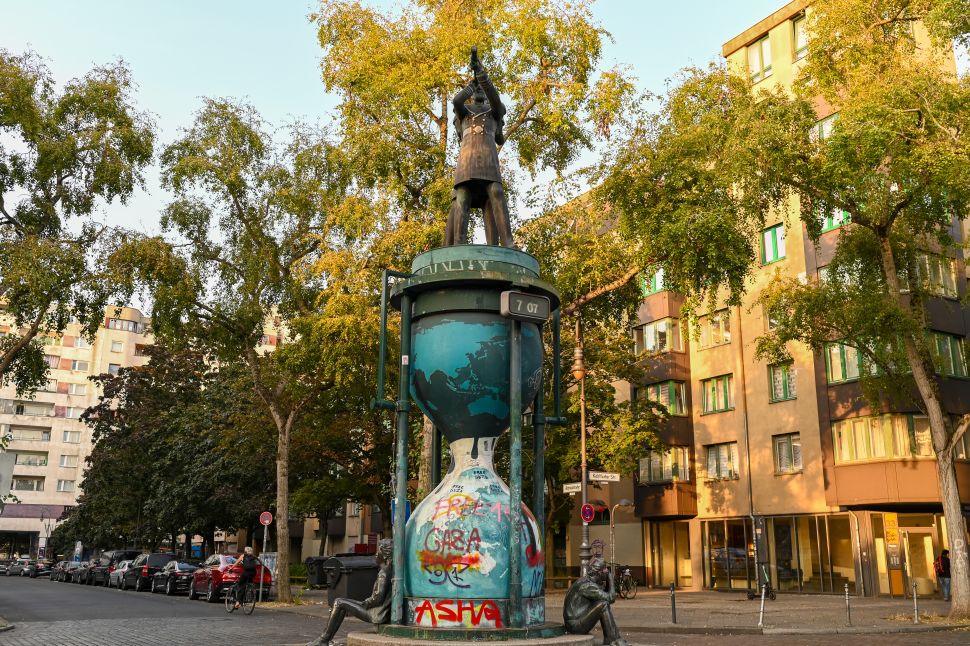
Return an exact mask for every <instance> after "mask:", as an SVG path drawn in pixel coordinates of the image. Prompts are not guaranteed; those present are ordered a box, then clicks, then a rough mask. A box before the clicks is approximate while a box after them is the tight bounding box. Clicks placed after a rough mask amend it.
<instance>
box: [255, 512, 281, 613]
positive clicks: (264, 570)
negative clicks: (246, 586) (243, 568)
mask: <svg viewBox="0 0 970 646" xmlns="http://www.w3.org/2000/svg"><path fill="white" fill-rule="evenodd" d="M268 533H269V525H263V551H262V552H260V554H261V555H262V554H265V553H266V535H267V534H268ZM264 578H266V566H265V565H264V566H263V571H262V573H260V575H259V602H260V603H263V579H264ZM276 587H277V588H278V587H279V584H277V585H276ZM276 597H277V598H279V590H277V591H276Z"/></svg>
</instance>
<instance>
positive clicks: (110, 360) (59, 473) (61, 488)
mask: <svg viewBox="0 0 970 646" xmlns="http://www.w3.org/2000/svg"><path fill="white" fill-rule="evenodd" d="M11 326H12V321H11V320H10V319H9V317H4V316H3V315H2V313H0V335H3V334H7V333H9V332H10V330H11ZM149 328H150V322H149V320H148V318H147V317H145V316H144V315H143V314H142V313H141V312H139V311H138V310H136V309H134V308H130V307H121V308H115V307H109V308H108V309H107V310H106V311H105V316H104V321H103V323H102V325H101V327H100V328H98V331H97V334H96V335H95V337H94V339H93V340H88V339H86V338H84V336H83V335H82V334H81V331H80V326H79V325H77V324H76V323H71V324H69V325H68V326H67V328H66V329H65V330H63V332H62V333H60V334H57V335H44V336H41V337H39V338H38V341H39V342H40V343H42V344H43V346H44V356H45V359H46V361H47V363H48V366H50V372H49V380H48V382H47V385H46V386H45V387H44V388H43V389H42V390H40V391H39V392H37V393H36V394H35V395H34V396H33V397H32V398H22V397H17V393H16V390H15V389H14V388H13V387H12V386H5V387H3V388H0V432H2V433H4V434H7V436H8V437H9V438H10V439H9V442H8V444H7V452H9V453H12V454H14V455H15V456H16V458H15V465H14V470H13V487H12V491H11V493H12V494H13V495H14V496H16V497H17V499H19V502H8V503H7V504H6V506H5V507H4V509H3V511H2V513H0V557H12V556H13V555H14V554H19V555H22V556H26V555H28V554H29V555H31V556H32V557H37V556H38V555H42V554H44V552H45V550H46V543H47V537H48V536H49V535H50V532H51V531H52V530H53V529H54V527H55V526H56V523H57V522H58V521H59V520H60V519H61V518H62V517H63V515H64V513H65V511H67V510H69V509H70V508H71V507H72V506H73V505H74V503H75V501H76V499H77V497H78V495H80V491H81V489H80V484H81V479H82V476H83V472H84V468H85V459H86V458H87V457H88V455H90V454H91V448H92V437H91V429H90V428H88V426H86V425H85V424H84V423H82V422H81V421H80V420H79V419H78V418H79V416H80V415H81V413H82V412H84V410H85V409H86V408H88V407H89V406H92V405H94V404H95V403H97V401H98V395H99V394H100V392H99V389H98V387H97V385H96V384H95V383H94V382H92V381H90V380H89V378H90V377H92V376H94V375H99V374H103V373H117V371H118V370H119V369H121V368H123V367H129V366H138V365H143V364H144V363H145V362H146V361H147V360H148V359H147V357H146V356H145V355H144V352H143V350H144V348H145V346H146V345H147V344H149V343H151V342H152V338H151V333H150V330H149Z"/></svg>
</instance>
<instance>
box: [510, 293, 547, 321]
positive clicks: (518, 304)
mask: <svg viewBox="0 0 970 646" xmlns="http://www.w3.org/2000/svg"><path fill="white" fill-rule="evenodd" d="M550 309H551V302H550V301H549V297H548V296H538V295H536V294H526V293H525V292H511V291H510V292H502V294H501V296H500V298H499V312H500V313H501V314H502V316H507V317H508V318H513V319H517V320H519V321H532V322H535V323H544V322H545V321H546V320H547V319H548V318H549V310H550Z"/></svg>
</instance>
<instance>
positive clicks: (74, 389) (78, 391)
mask: <svg viewBox="0 0 970 646" xmlns="http://www.w3.org/2000/svg"><path fill="white" fill-rule="evenodd" d="M87 392H88V385H87V384H69V385H68V386H67V394H69V395H86V394H87Z"/></svg>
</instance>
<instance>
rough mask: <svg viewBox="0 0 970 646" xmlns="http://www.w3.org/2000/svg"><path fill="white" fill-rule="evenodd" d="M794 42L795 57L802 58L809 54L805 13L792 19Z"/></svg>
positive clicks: (796, 58)
mask: <svg viewBox="0 0 970 646" xmlns="http://www.w3.org/2000/svg"><path fill="white" fill-rule="evenodd" d="M791 26H792V43H793V45H794V50H795V51H794V58H795V60H796V61H797V60H801V59H803V58H805V55H806V54H808V29H807V28H806V27H807V23H806V21H805V14H802V15H800V16H795V17H794V18H792V21H791Z"/></svg>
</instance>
